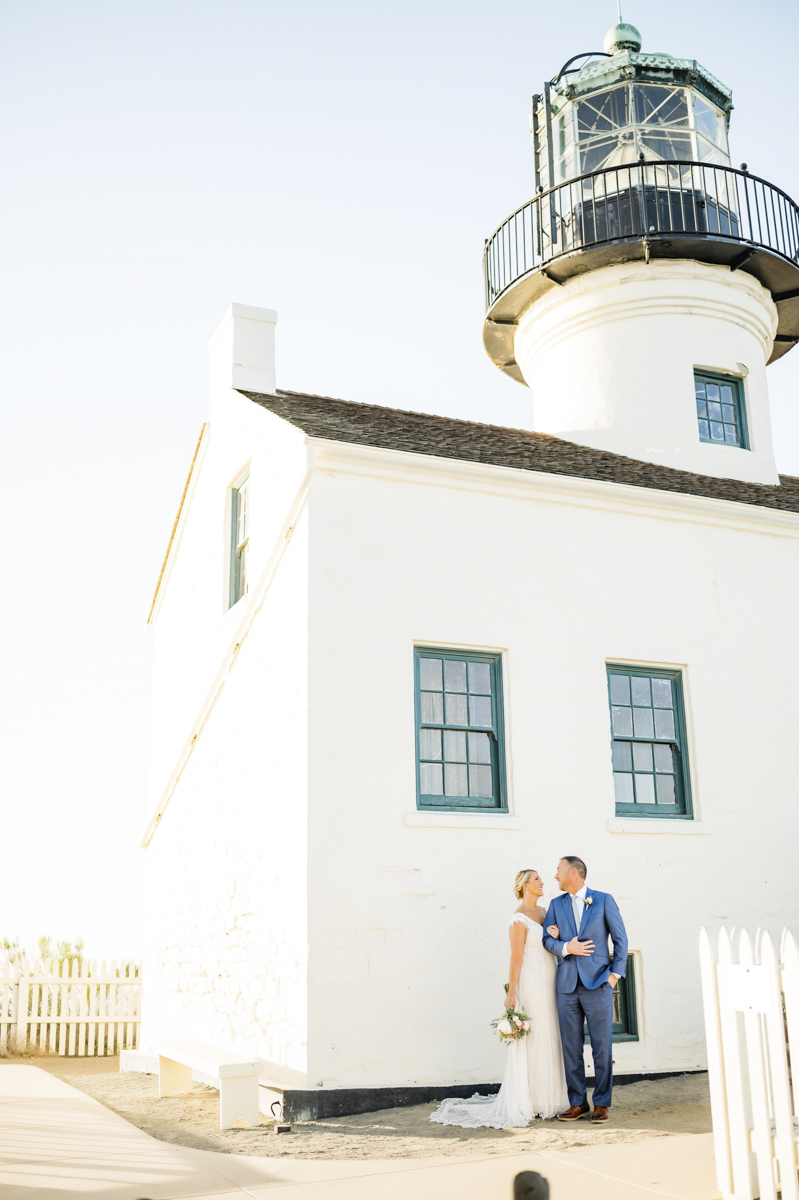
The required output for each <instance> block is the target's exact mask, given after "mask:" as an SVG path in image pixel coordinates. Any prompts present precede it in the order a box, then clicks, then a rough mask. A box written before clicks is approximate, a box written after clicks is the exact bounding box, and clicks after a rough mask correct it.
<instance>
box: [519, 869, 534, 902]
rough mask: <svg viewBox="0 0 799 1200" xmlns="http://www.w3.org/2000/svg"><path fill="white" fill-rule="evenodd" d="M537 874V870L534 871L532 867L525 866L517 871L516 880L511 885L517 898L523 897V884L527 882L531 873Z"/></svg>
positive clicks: (521, 898)
mask: <svg viewBox="0 0 799 1200" xmlns="http://www.w3.org/2000/svg"><path fill="white" fill-rule="evenodd" d="M537 874H538V872H537V871H534V870H533V868H532V867H527V868H526V869H525V870H524V871H518V872H517V874H516V882H515V883H514V885H513V894H514V896H515V897H516V899H517V900H523V899H524V885H525V884H526V883H527V880H528V879H529V878H530V876H531V875H537Z"/></svg>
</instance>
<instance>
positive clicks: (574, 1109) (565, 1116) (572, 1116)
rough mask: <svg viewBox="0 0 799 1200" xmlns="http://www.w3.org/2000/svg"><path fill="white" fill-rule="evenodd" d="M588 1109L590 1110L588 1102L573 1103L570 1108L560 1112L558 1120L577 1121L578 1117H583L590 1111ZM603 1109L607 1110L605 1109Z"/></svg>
mask: <svg viewBox="0 0 799 1200" xmlns="http://www.w3.org/2000/svg"><path fill="white" fill-rule="evenodd" d="M590 1111H591V1106H590V1104H573V1105H572V1106H571V1108H567V1109H566V1111H565V1112H562V1113H561V1114H560V1116H559V1117H558V1120H559V1121H579V1120H580V1117H584V1116H585V1115H586V1114H587V1113H590ZM605 1111H607V1109H606V1110H605ZM606 1119H607V1118H606Z"/></svg>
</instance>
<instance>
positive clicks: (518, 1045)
mask: <svg viewBox="0 0 799 1200" xmlns="http://www.w3.org/2000/svg"><path fill="white" fill-rule="evenodd" d="M513 892H514V895H515V896H516V899H517V900H521V904H520V905H519V907H518V908H517V909H516V912H515V913H514V914H513V916H512V917H511V920H510V983H509V987H508V994H507V996H506V997H505V1007H506V1008H519V1009H521V1010H523V1011H524V1012H526V1013H527V1015H528V1017H529V1018H530V1032H529V1033H528V1034H527V1036H526V1037H523V1038H521V1039H520V1040H519V1041H514V1042H511V1043H510V1045H509V1046H508V1049H507V1054H508V1061H507V1064H506V1066H505V1074H504V1076H503V1079H502V1087H501V1088H500V1089H499V1092H498V1093H497V1095H495V1096H481V1095H479V1094H477V1093H476V1094H475V1095H474V1096H472V1098H471V1100H459V1099H451V1100H442V1102H441V1104H440V1105H439V1106H438V1108H437V1109H436V1111H435V1112H434V1113H431V1115H430V1120H431V1121H438V1122H440V1124H442V1125H459V1126H461V1127H462V1128H465V1129H480V1128H484V1127H486V1126H488V1127H489V1128H491V1129H505V1128H507V1127H508V1126H512V1127H515V1126H523V1125H529V1124H530V1122H531V1121H532V1120H533V1118H534V1117H545V1118H546V1117H556V1116H557V1115H558V1113H562V1112H563V1111H564V1110H565V1109H567V1108H568V1107H569V1099H568V1095H567V1093H566V1076H565V1074H564V1070H563V1054H562V1051H561V1046H560V1029H559V1026H558V1006H557V1001H556V998H555V972H556V970H557V967H556V964H555V959H554V958H553V956H552V955H551V954H549V953H548V952H547V951H546V950H545V949H544V946H543V943H542V941H541V938H542V936H543V927H544V909H543V908H539V906H538V901H539V899H540V897H541V896H542V895H543V894H544V885H543V883H542V882H541V876H540V875H539V874H538V872H537V871H529V870H528V871H519V873H518V875H517V876H516V883H515V886H514V888H513ZM547 932H548V933H549V934H551V936H552V937H559V936H560V935H559V933H558V931H557V929H556V927H555V926H554V925H552V926H550V927H549V929H548V930H547Z"/></svg>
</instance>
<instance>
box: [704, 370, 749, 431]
mask: <svg viewBox="0 0 799 1200" xmlns="http://www.w3.org/2000/svg"><path fill="white" fill-rule="evenodd" d="M694 393H695V396H696V419H697V424H698V428H699V440H700V442H704V443H706V444H707V445H710V446H732V447H733V448H735V449H738V450H748V449H749V448H750V447H749V427H748V425H747V422H746V403H745V400H744V389H743V380H741V379H739V378H737V377H736V376H735V375H722V374H717V373H715V372H712V371H694Z"/></svg>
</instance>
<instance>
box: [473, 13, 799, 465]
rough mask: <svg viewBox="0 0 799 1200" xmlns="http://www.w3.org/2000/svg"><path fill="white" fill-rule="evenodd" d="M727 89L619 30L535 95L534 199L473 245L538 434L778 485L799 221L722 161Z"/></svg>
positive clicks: (506, 367) (489, 339)
mask: <svg viewBox="0 0 799 1200" xmlns="http://www.w3.org/2000/svg"><path fill="white" fill-rule="evenodd" d="M732 108H733V105H732V93H731V91H730V89H729V88H728V87H726V86H725V84H723V83H721V82H720V81H719V80H718V79H716V78H715V77H714V76H713V75H712V74H711V73H710V72H709V71H708V70H706V69H705V67H703V66H702V65H701V64H700V63H698V62H697V61H696V60H694V59H685V58H675V57H673V56H672V55H670V54H663V53H643V51H642V40H641V34H640V33H639V31H638V30H637V29H636V28H635V27H634V26H633V25H630V24H626V23H622V22H620V23H619V24H617V25H616V26H614V27H613V28H612V29H611V30H609V32H608V34H607V35H606V37H605V40H604V49H603V51H602V52H597V53H594V54H580V55H577V56H575V57H574V58H572V59H570V60H569V61H568V62H567V63H566V64H564V66H563V67H562V68H561V69H560V71H559V72H558V73H557V74H556V75H555V76H553V77H552V79H550V80H547V81H546V83H545V84H544V86H543V88H542V89H541V92H540V93H539V94H537V95H535V96H534V97H533V102H532V113H531V132H532V138H533V164H534V189H535V191H534V195H533V198H532V199H531V200H529V201H528V202H527V203H526V204H523V205H522V206H521V207H520V208H519V209H517V210H516V211H515V212H514V213H512V214H511V215H510V216H509V217H508V218H507V219H506V220H504V221H503V222H502V224H501V225H500V226H499V227H498V229H497V230H496V231H495V232H494V233H493V234H492V236H491V237H490V238H489V239H488V240H487V242H486V246H485V256H484V269H485V288H486V317H485V325H484V330H483V339H484V344H485V347H486V350H487V352H488V354H489V356H490V357H491V359H492V360H493V362H494V363H495V364H496V365H497V366H498V367H499V368H500V370H501V371H503V372H504V373H505V374H507V375H509V376H510V377H511V378H512V379H515V380H517V381H518V382H519V383H522V384H525V385H527V386H528V387H530V388H531V390H532V393H533V414H534V416H533V422H534V428H535V429H536V430H537V431H540V432H543V433H550V434H555V435H557V436H559V437H562V438H565V439H568V440H569V441H571V442H576V443H579V444H583V445H586V446H591V447H594V448H596V449H600V450H606V451H611V452H613V453H615V454H619V455H624V456H626V457H629V458H634V459H638V460H643V461H645V462H651V463H657V464H659V465H661V466H669V467H675V468H678V469H682V470H686V471H691V472H695V473H697V474H700V475H705V476H716V477H723V478H731V479H739V480H746V481H748V482H751V483H762V484H778V483H779V478H778V475H777V468H776V465H775V460H774V448H773V442H772V432H771V423H770V417H769V403H768V382H767V370H766V368H767V366H768V364H770V363H772V362H774V361H775V360H776V359H778V358H779V357H781V355H783V354H785V353H787V352H788V351H789V350H790V349H791V348H792V347H793V346H794V345H795V344H796V342H797V340H799V210H797V206H796V205H795V203H794V202H793V201H792V200H791V199H790V197H788V196H787V195H786V194H785V193H784V192H783V191H781V190H780V188H779V187H778V186H775V185H774V184H771V183H768V182H766V181H765V180H763V179H761V178H759V177H758V176H756V175H755V174H753V173H750V171H749V170H748V168H747V165H746V164H745V163H742V164H741V165H740V166H739V167H734V166H733V165H732V163H731V159H730V149H729V125H730V116H731V113H732Z"/></svg>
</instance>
